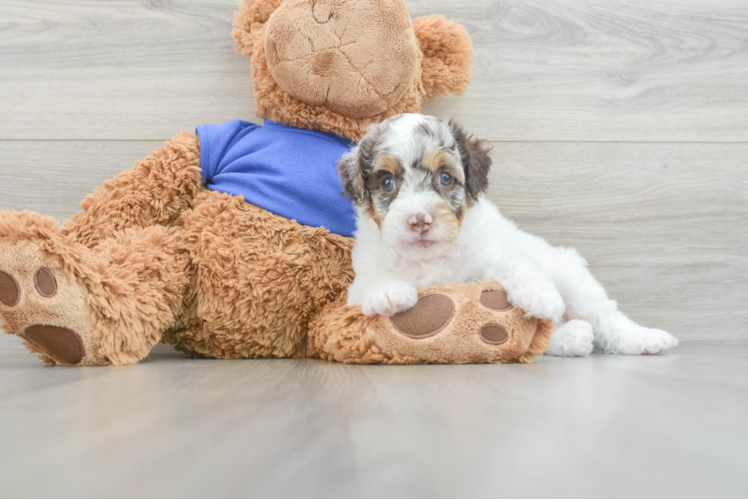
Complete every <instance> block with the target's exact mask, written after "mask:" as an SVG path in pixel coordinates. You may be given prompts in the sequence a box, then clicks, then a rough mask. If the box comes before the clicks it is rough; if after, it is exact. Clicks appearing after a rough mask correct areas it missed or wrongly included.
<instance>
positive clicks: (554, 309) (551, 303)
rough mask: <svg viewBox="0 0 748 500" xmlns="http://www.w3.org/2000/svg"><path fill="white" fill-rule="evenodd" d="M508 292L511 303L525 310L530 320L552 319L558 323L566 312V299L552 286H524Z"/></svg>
mask: <svg viewBox="0 0 748 500" xmlns="http://www.w3.org/2000/svg"><path fill="white" fill-rule="evenodd" d="M508 292H509V302H510V303H511V304H512V305H513V306H514V307H518V308H520V309H522V310H524V311H525V314H526V316H527V317H529V318H540V319H550V320H553V322H554V323H558V322H559V321H561V318H562V317H563V315H564V312H565V311H566V306H565V305H564V299H562V298H561V294H560V293H558V290H556V288H555V287H553V286H551V285H547V286H546V285H531V284H524V285H520V286H517V287H513V288H512V289H511V290H508Z"/></svg>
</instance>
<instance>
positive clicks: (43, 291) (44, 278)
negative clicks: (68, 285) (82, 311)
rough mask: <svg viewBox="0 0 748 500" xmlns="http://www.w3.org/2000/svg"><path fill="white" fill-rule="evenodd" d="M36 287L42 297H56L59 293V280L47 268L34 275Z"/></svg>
mask: <svg viewBox="0 0 748 500" xmlns="http://www.w3.org/2000/svg"><path fill="white" fill-rule="evenodd" d="M34 286H35V287H36V291H37V292H39V295H41V296H42V297H46V298H50V297H54V296H55V294H56V293H57V280H56V279H55V275H54V274H52V271H50V270H49V269H47V268H46V267H42V268H41V269H39V270H38V271H37V272H36V274H35V275H34Z"/></svg>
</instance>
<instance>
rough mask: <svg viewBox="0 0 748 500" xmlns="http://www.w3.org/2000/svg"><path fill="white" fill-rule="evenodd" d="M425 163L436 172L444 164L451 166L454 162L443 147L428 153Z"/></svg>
mask: <svg viewBox="0 0 748 500" xmlns="http://www.w3.org/2000/svg"><path fill="white" fill-rule="evenodd" d="M423 164H424V166H425V167H426V168H428V169H429V170H431V171H432V172H436V171H437V170H439V167H441V166H442V165H450V166H451V164H452V162H451V158H450V157H449V155H448V154H447V153H446V152H445V151H444V150H443V149H437V150H436V151H429V152H428V153H426V156H425V158H424V162H423ZM450 170H452V169H450Z"/></svg>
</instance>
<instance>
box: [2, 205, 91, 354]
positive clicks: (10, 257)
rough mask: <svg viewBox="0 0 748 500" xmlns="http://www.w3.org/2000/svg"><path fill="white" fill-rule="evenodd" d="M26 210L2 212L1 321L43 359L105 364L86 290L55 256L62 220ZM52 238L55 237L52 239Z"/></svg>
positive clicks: (58, 256) (60, 258) (61, 260)
mask: <svg viewBox="0 0 748 500" xmlns="http://www.w3.org/2000/svg"><path fill="white" fill-rule="evenodd" d="M47 219H48V218H45V217H41V216H38V215H37V214H31V213H29V212H25V213H22V214H15V213H9V212H4V213H0V320H2V327H3V329H4V330H5V331H6V332H7V333H9V334H12V335H17V336H19V337H21V338H22V339H23V343H24V345H25V346H26V347H27V348H28V349H29V350H30V351H31V352H34V353H39V354H40V355H41V358H42V360H43V361H45V362H47V363H52V364H60V365H86V364H101V363H100V362H96V356H94V355H93V354H92V353H93V349H92V346H91V343H92V339H93V332H94V321H93V319H92V315H91V314H90V313H89V310H88V307H87V305H86V302H85V294H84V290H83V287H82V286H81V285H80V284H78V283H77V282H76V280H75V279H74V277H73V276H71V274H72V273H67V272H65V270H64V264H63V263H64V259H63V258H62V257H61V256H60V255H55V254H54V253H52V252H54V248H55V247H58V246H59V242H54V241H52V240H54V239H55V237H57V236H60V235H59V233H57V227H56V222H54V220H47ZM50 237H51V239H50Z"/></svg>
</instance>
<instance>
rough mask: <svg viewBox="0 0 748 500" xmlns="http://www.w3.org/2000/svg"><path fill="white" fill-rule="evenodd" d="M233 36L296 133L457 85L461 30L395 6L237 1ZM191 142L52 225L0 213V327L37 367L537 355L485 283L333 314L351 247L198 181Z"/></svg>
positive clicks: (259, 100) (498, 292)
mask: <svg viewBox="0 0 748 500" xmlns="http://www.w3.org/2000/svg"><path fill="white" fill-rule="evenodd" d="M233 36H234V38H235V40H236V42H237V49H238V50H239V51H240V52H242V53H244V54H247V55H249V56H250V58H251V61H252V76H253V83H254V93H255V98H256V113H257V115H258V116H261V117H263V118H265V119H266V120H267V121H266V125H267V123H271V122H270V121H271V120H272V121H274V122H276V125H277V126H278V127H286V129H283V130H286V132H289V133H291V132H294V131H297V132H300V133H302V135H300V136H299V137H300V138H301V137H302V136H303V134H304V133H305V131H308V133H309V134H312V135H313V136H311V135H310V136H309V137H310V138H311V139H310V140H322V139H324V140H327V139H330V140H333V139H334V140H338V139H340V140H349V139H350V140H356V139H359V138H361V136H362V135H363V134H364V132H365V130H366V127H367V125H368V124H369V123H372V122H379V121H382V120H384V119H386V118H388V117H390V116H393V115H395V114H398V113H403V112H415V111H418V110H419V109H420V107H421V101H422V99H423V98H430V97H434V96H438V95H443V94H446V93H448V92H454V93H458V94H459V93H462V92H463V90H464V89H465V88H466V86H467V84H468V83H469V81H470V79H471V72H470V68H469V65H470V62H471V60H472V45H471V42H470V38H469V36H468V34H467V33H466V31H465V30H464V29H463V28H462V27H461V26H459V25H457V24H455V23H453V22H450V21H447V20H445V19H444V18H443V17H441V16H430V17H424V18H419V19H415V20H413V21H411V19H410V17H409V15H408V12H407V10H406V8H405V6H404V4H403V3H402V0H316V1H312V0H285V1H284V0H245V1H244V2H243V3H242V5H241V8H240V12H239V13H238V14H237V15H236V18H235V21H234V31H233ZM247 126H249V125H247ZM253 127H256V126H254V125H253ZM198 130H201V129H198ZM314 134H317V135H314ZM325 134H329V136H327V135H325ZM323 135H324V137H323V138H322V139H320V137H321V136H323ZM336 137H337V138H336ZM207 140H208V139H207V137H203V136H202V134H201V135H200V137H199V138H198V137H197V136H195V135H193V134H190V133H187V132H182V133H181V134H179V135H177V136H175V137H174V138H172V139H171V140H170V141H168V142H167V143H166V144H165V145H164V147H163V148H161V149H158V150H156V151H154V152H153V154H152V155H151V156H150V157H148V158H146V159H145V160H142V161H140V162H139V163H138V164H137V165H136V166H135V167H134V168H133V169H132V170H129V171H126V172H123V173H122V174H120V175H118V176H117V177H115V178H114V179H112V180H109V181H107V182H105V183H104V186H103V188H100V189H97V190H96V192H95V193H93V194H92V195H90V196H88V197H87V198H86V199H85V200H84V201H83V202H82V204H81V207H82V209H83V210H82V212H80V213H79V214H77V215H76V216H74V217H73V218H71V219H70V220H68V221H66V222H65V223H64V224H62V225H58V224H57V222H56V221H55V220H54V219H52V218H51V217H44V216H41V215H39V214H36V213H31V212H22V213H15V212H9V211H5V212H1V213H0V317H1V318H2V320H3V323H2V326H3V328H4V329H5V331H6V332H8V333H11V334H15V335H18V336H20V337H22V338H23V342H24V344H25V345H26V346H27V347H28V348H29V350H30V351H32V352H37V353H40V354H41V357H42V359H43V360H45V361H47V362H50V363H56V364H65V365H80V366H91V365H128V364H134V363H137V362H138V361H140V360H141V359H143V358H144V357H145V356H147V355H148V353H149V352H150V350H151V349H152V348H153V346H154V345H156V344H157V343H158V342H166V343H171V344H175V347H176V348H177V349H179V350H181V351H184V352H187V353H193V354H195V355H199V356H205V357H212V358H225V359H235V358H267V357H303V356H316V357H320V358H324V359H329V360H337V361H342V362H357V363H416V362H443V363H469V362H507V361H522V362H530V361H532V359H533V358H534V356H535V355H537V354H541V353H542V352H543V351H544V350H545V349H546V348H547V344H548V339H549V336H550V329H551V325H550V323H548V322H545V321H539V320H536V319H529V318H525V317H524V315H523V313H522V311H519V310H516V309H513V308H512V307H511V305H510V304H509V303H508V302H507V300H506V294H505V293H504V292H503V289H502V288H501V286H500V285H499V284H498V283H496V282H485V283H474V284H470V285H458V284H452V285H449V286H443V287H431V288H427V289H423V290H421V291H420V293H421V297H422V299H421V301H420V302H419V303H418V304H417V305H416V306H415V307H414V308H413V309H411V310H410V311H407V312H406V313H404V314H401V315H399V316H396V317H394V318H381V317H378V318H368V317H364V316H363V315H362V314H361V311H360V309H358V308H355V307H350V306H346V305H345V290H346V288H347V286H348V285H349V283H350V282H351V280H352V275H353V272H352V269H351V260H350V250H351V247H352V239H351V238H350V237H347V236H344V235H341V234H333V233H332V232H330V231H329V230H328V229H325V228H324V227H312V226H311V225H309V224H301V223H299V222H296V221H295V220H292V219H291V218H290V217H284V216H282V215H279V213H278V212H282V210H278V211H277V212H272V211H269V210H266V209H264V208H260V206H257V204H255V203H254V202H253V203H250V202H248V201H245V199H243V198H242V197H241V196H233V195H232V194H230V193H229V192H220V191H219V190H211V189H209V188H210V183H206V182H205V179H204V171H203V167H205V168H207V165H203V164H202V163H204V162H205V161H206V160H205V155H206V154H207V151H206V149H207V146H206V145H205V144H207V143H205V142H203V147H202V150H201V141H207ZM300 140H301V139H300ZM311 151H314V149H312V150H311ZM224 156H225V155H224ZM281 156H282V155H281ZM271 157H272V158H275V157H276V156H273V155H271ZM278 157H280V156H278ZM300 158H302V157H300ZM299 162H300V163H298V164H294V165H293V167H294V168H297V169H299V168H301V169H302V170H300V172H302V173H304V175H306V173H309V175H311V176H312V177H310V179H315V177H314V176H315V175H317V173H319V174H320V175H323V174H324V175H327V176H328V177H325V178H329V172H330V171H332V172H335V161H334V160H331V159H330V158H324V159H321V158H317V157H315V155H314V154H311V155H307V156H304V157H303V159H302V160H299ZM286 166H289V164H288V163H287V164H286ZM280 167H281V168H282V165H281V166H280ZM289 168H290V166H289ZM320 178H321V177H320ZM206 185H207V187H208V188H206ZM307 187H308V189H309V190H312V191H310V192H312V193H313V190H314V189H315V187H316V181H314V180H312V181H311V182H308V186H307ZM320 189H321V188H320ZM334 189H337V190H338V191H339V186H334ZM270 199H271V200H272V197H270ZM249 201H253V200H249ZM299 220H301V219H299ZM312 220H313V219H312Z"/></svg>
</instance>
